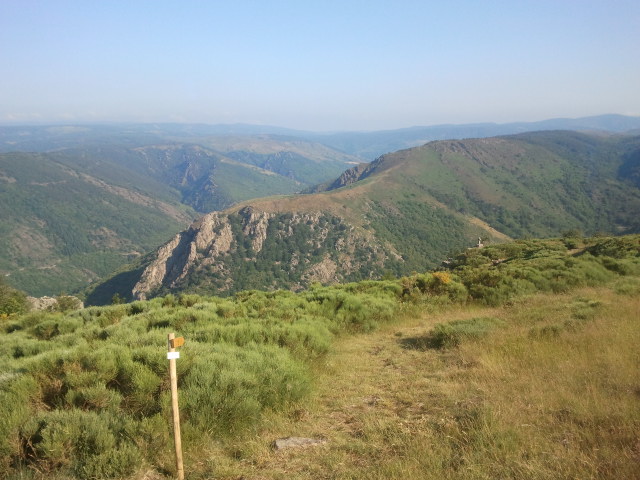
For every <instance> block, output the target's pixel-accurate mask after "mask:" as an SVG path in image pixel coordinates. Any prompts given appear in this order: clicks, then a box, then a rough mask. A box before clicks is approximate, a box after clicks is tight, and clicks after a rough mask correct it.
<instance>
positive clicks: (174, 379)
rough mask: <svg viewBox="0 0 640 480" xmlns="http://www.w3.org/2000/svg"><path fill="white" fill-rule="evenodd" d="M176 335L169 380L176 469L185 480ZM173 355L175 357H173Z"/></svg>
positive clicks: (171, 346) (170, 345) (172, 341)
mask: <svg viewBox="0 0 640 480" xmlns="http://www.w3.org/2000/svg"><path fill="white" fill-rule="evenodd" d="M175 337H176V336H175V334H173V333H170V334H169V338H168V340H169V341H168V348H169V353H168V354H167V358H168V359H169V379H170V380H171V408H172V410H173V440H174V443H175V446H176V469H177V471H178V480H184V466H183V464H182V439H181V438H180V410H179V409H178V374H177V373H176V358H178V356H179V354H178V352H176V349H175V347H176V343H177V342H175ZM172 353H173V355H172Z"/></svg>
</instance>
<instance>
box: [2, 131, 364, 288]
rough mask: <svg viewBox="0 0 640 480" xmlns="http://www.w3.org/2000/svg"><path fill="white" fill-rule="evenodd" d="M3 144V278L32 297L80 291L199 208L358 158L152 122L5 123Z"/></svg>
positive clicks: (317, 177)
mask: <svg viewBox="0 0 640 480" xmlns="http://www.w3.org/2000/svg"><path fill="white" fill-rule="evenodd" d="M176 135H181V136H182V137H183V138H182V140H180V139H176ZM3 140H4V141H3ZM214 147H215V148H219V149H220V150H222V151H219V150H215V149H214ZM29 149H33V150H36V152H34V151H30V150H29ZM2 150H7V152H6V153H0V275H6V276H8V277H9V278H8V280H9V281H10V283H11V284H12V285H14V286H15V287H16V288H20V289H22V290H25V291H27V292H29V293H30V294H31V295H35V296H41V295H57V294H59V293H61V292H76V291H78V290H81V289H82V288H85V287H86V286H87V285H88V284H90V283H91V282H94V281H96V280H98V279H102V278H104V277H105V276H108V275H109V274H111V273H112V272H113V271H114V270H116V269H117V268H118V267H120V266H122V265H123V264H126V263H129V262H131V261H134V260H136V259H138V258H139V257H140V256H141V255H142V254H145V253H147V252H148V251H151V250H154V249H155V248H157V247H158V246H160V245H161V244H163V243H164V242H166V241H167V240H168V239H170V238H171V237H172V236H173V235H175V234H176V232H178V231H180V230H181V229H183V228H185V227H186V226H187V225H189V223H190V222H191V221H193V220H194V219H195V218H196V217H197V216H198V214H202V213H207V212H210V211H213V210H220V209H223V208H227V207H229V206H231V205H233V204H235V203H237V202H240V201H244V200H247V199H251V198H256V197H263V196H267V195H274V194H285V193H294V192H297V191H300V190H302V189H304V188H308V187H309V186H310V185H314V184H316V183H319V182H324V181H327V180H329V179H332V178H335V177H336V176H338V175H340V174H341V173H342V172H343V171H344V170H345V169H346V168H348V167H350V166H351V165H352V164H354V163H357V162H358V161H361V160H362V159H358V158H355V157H352V156H349V155H346V154H343V153H341V152H337V151H335V150H332V149H330V148H328V147H326V146H323V145H320V144H317V143H313V142H309V141H306V142H305V141H303V140H298V141H291V140H286V139H283V138H279V137H278V138H271V137H268V136H258V137H253V136H244V137H239V138H238V137H232V138H229V137H226V136H222V137H218V136H213V137H209V136H196V137H195V138H194V137H192V136H189V135H187V133H186V132H185V131H184V130H181V129H175V128H174V129H169V130H168V131H162V130H160V131H158V130H155V129H153V128H150V127H149V128H148V129H144V128H142V127H140V128H135V127H130V128H129V129H127V128H120V129H115V128H111V129H110V128H107V127H102V128H98V127H95V128H89V127H85V128H81V127H76V128H74V127H68V128H64V127H50V128H44V127H42V128H40V127H24V128H8V127H0V151H2ZM18 150H22V151H18Z"/></svg>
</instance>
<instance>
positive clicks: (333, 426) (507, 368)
mask: <svg viewBox="0 0 640 480" xmlns="http://www.w3.org/2000/svg"><path fill="white" fill-rule="evenodd" d="M476 317H492V318H497V319H499V320H501V323H500V324H501V325H502V326H501V327H498V328H496V329H495V330H493V331H492V332H491V333H490V334H489V335H488V336H486V337H484V338H481V339H477V340H473V341H471V340H470V341H466V342H463V343H462V344H461V345H460V346H459V347H458V348H454V349H448V350H436V349H429V348H419V346H420V345H423V344H422V343H420V342H417V341H415V340H416V339H418V340H419V339H421V338H423V337H424V336H425V335H427V334H428V332H429V331H430V329H431V328H432V327H433V325H435V324H436V323H446V322H450V321H453V320H461V319H469V318H476ZM639 319H640V299H638V298H634V297H631V296H619V295H616V294H614V293H612V292H611V291H610V290H607V289H599V290H594V289H587V290H581V291H579V292H574V293H572V294H570V295H565V296H554V295H539V296H535V297H531V298H528V299H525V300H521V301H519V302H517V303H516V304H514V305H511V306H509V307H504V308H497V309H488V308H478V307H471V308H453V309H451V310H446V311H442V312H435V313H430V314H424V315H423V316H421V317H419V318H412V319H408V320H402V321H399V322H398V323H397V324H396V325H392V326H387V327H385V328H384V329H382V330H380V331H378V332H375V333H373V334H368V335H359V336H356V337H349V338H344V339H342V340H340V341H339V342H337V344H336V345H335V349H334V351H333V352H332V353H331V354H330V355H329V356H328V357H326V358H325V360H324V361H323V364H321V365H318V366H317V385H316V392H317V395H316V396H315V397H314V398H313V399H311V400H310V403H309V404H308V405H305V406H304V408H298V409H295V410H292V411H291V412H290V415H289V416H288V417H286V418H283V417H282V416H275V415H274V416H272V417H270V418H269V419H268V421H267V422H266V423H265V426H264V428H263V430H262V431H260V432H259V433H258V434H256V436H255V437H254V438H251V439H244V440H243V441H242V442H238V443H237V444H235V445H224V446H216V447H211V448H209V449H207V450H206V451H200V452H192V454H191V455H190V456H189V461H190V462H192V465H190V466H189V465H188V466H187V468H188V469H189V467H191V469H192V471H193V473H194V476H193V477H192V478H221V479H240V478H243V479H246V480H259V479H446V478H452V479H479V478H480V479H481V478H486V479H493V478H522V479H558V478H566V479H569V478H571V479H574V478H580V479H588V478H592V479H601V478H602V479H605V478H611V479H614V478H615V479H633V478H640V463H639V462H640V351H639V350H638V346H639V345H640V330H639V329H638V320H639ZM287 436H305V437H317V438H324V439H326V440H327V443H326V444H325V445H323V446H318V447H309V448H304V449H292V450H285V451H275V450H274V449H273V448H272V442H273V440H275V439H276V438H280V437H287Z"/></svg>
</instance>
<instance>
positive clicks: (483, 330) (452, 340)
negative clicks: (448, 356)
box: [427, 317, 502, 348]
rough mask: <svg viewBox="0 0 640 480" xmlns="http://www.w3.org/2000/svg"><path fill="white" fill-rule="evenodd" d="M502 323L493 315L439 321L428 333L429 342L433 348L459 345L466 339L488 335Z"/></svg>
mask: <svg viewBox="0 0 640 480" xmlns="http://www.w3.org/2000/svg"><path fill="white" fill-rule="evenodd" d="M501 323H502V321H501V320H498V319H496V318H492V317H480V318H472V319H469V320H456V321H453V322H450V323H439V324H438V325H436V326H435V327H434V329H433V331H432V332H431V333H430V334H429V335H428V337H427V343H428V344H429V345H430V346H431V347H432V348H451V347H457V346H458V345H460V344H461V343H462V342H463V341H465V340H475V339H479V338H482V337H484V336H486V335H487V334H488V333H489V332H490V331H491V330H493V329H495V328H496V327H497V326H499V325H500V324H501Z"/></svg>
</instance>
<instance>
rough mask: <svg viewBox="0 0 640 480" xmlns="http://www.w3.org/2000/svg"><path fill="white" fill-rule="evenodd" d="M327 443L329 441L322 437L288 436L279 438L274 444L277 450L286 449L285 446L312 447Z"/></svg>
mask: <svg viewBox="0 0 640 480" xmlns="http://www.w3.org/2000/svg"><path fill="white" fill-rule="evenodd" d="M325 443H327V441H326V440H323V439H321V438H304V437H286V438H279V439H277V440H276V441H275V442H274V445H275V447H276V450H284V449H285V448H298V447H311V446H315V445H324V444H325Z"/></svg>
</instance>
